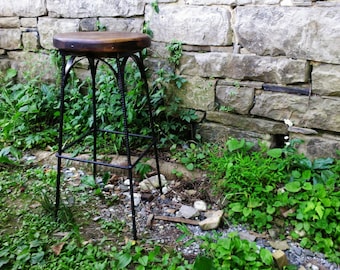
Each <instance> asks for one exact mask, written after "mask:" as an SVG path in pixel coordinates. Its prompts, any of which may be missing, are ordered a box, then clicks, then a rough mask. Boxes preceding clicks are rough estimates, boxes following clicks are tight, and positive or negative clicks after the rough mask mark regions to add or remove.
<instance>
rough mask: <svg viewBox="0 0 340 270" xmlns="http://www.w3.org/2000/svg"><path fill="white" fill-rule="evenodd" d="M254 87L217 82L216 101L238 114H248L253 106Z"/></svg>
mask: <svg viewBox="0 0 340 270" xmlns="http://www.w3.org/2000/svg"><path fill="white" fill-rule="evenodd" d="M254 93H255V89H254V88H251V87H236V86H230V85H224V84H223V83H218V84H217V86H216V98H217V102H218V103H219V104H220V105H222V106H226V107H228V108H229V109H230V110H231V111H233V112H236V113H239V114H248V113H249V111H250V109H251V108H252V106H253V101H254Z"/></svg>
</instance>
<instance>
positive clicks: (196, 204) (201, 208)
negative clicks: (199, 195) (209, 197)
mask: <svg viewBox="0 0 340 270" xmlns="http://www.w3.org/2000/svg"><path fill="white" fill-rule="evenodd" d="M194 207H195V208H196V209H197V210H198V211H207V204H206V203H205V202H204V201H201V200H200V201H195V202H194Z"/></svg>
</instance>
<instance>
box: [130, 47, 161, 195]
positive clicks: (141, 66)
mask: <svg viewBox="0 0 340 270" xmlns="http://www.w3.org/2000/svg"><path fill="white" fill-rule="evenodd" d="M132 58H133V59H134V61H135V63H136V64H137V66H138V69H139V72H140V74H141V78H142V81H143V86H144V91H145V94H146V99H147V103H148V114H149V121H150V126H151V135H152V140H153V141H152V143H153V149H154V155H155V161H156V171H157V176H158V184H159V192H160V194H162V193H163V192H162V180H161V174H160V167H159V158H158V148H157V135H156V130H155V122H154V119H153V114H152V106H151V98H150V91H149V86H148V81H147V77H146V72H145V66H144V63H143V56H142V52H140V53H139V57H137V56H136V55H133V56H132Z"/></svg>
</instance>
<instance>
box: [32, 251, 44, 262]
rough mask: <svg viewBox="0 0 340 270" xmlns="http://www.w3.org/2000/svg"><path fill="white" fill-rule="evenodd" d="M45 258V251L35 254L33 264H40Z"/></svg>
mask: <svg viewBox="0 0 340 270" xmlns="http://www.w3.org/2000/svg"><path fill="white" fill-rule="evenodd" d="M44 256H45V252H44V251H40V252H37V253H33V254H32V256H31V264H38V263H40V262H41V261H42V260H43V259H44Z"/></svg>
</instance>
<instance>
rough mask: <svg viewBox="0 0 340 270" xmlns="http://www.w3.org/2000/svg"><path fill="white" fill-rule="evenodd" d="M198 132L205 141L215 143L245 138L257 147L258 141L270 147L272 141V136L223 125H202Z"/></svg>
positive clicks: (207, 123)
mask: <svg viewBox="0 0 340 270" xmlns="http://www.w3.org/2000/svg"><path fill="white" fill-rule="evenodd" d="M197 132H198V134H200V135H201V136H202V139H203V140H205V141H209V142H215V143H224V142H226V141H227V140H228V139H229V138H236V139H242V138H243V139H245V140H246V141H249V142H253V143H254V144H255V145H258V141H261V142H264V143H265V144H267V145H268V146H270V144H271V141H272V136H270V135H269V134H263V133H256V132H252V131H249V130H241V129H237V128H230V127H226V126H224V125H221V124H216V123H209V122H206V123H202V124H200V125H199V126H198V131H197Z"/></svg>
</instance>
